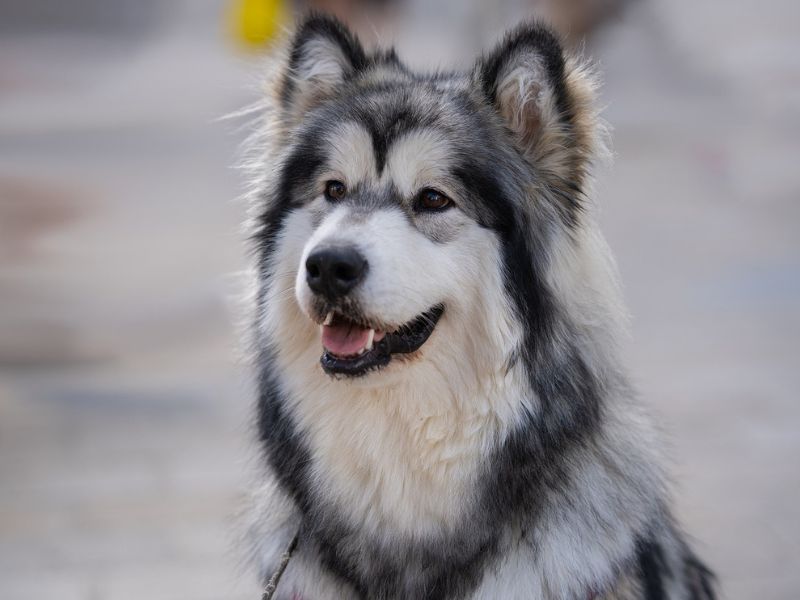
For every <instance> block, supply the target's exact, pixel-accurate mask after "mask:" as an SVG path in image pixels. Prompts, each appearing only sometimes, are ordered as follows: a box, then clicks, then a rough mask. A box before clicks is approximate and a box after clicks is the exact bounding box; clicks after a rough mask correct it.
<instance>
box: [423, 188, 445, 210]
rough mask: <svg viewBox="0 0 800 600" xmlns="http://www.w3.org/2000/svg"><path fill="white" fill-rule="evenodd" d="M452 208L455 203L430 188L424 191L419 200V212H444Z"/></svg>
mask: <svg viewBox="0 0 800 600" xmlns="http://www.w3.org/2000/svg"><path fill="white" fill-rule="evenodd" d="M451 206H453V201H452V200H450V198H448V197H447V196H445V195H444V194H442V193H441V192H437V191H436V190H434V189H430V188H427V189H424V190H422V191H421V192H420V193H419V197H418V198H417V207H418V209H419V210H434V211H435V210H444V209H446V208H450V207H451Z"/></svg>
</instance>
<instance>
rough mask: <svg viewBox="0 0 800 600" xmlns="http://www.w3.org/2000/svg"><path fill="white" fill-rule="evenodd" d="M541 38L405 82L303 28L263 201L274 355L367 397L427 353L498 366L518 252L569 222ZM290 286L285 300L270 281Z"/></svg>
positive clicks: (283, 91)
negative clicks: (458, 70) (288, 353)
mask: <svg viewBox="0 0 800 600" xmlns="http://www.w3.org/2000/svg"><path fill="white" fill-rule="evenodd" d="M553 43H554V40H552V38H550V37H549V36H547V35H545V34H543V33H542V32H539V31H537V32H535V35H532V34H531V32H530V31H528V32H527V38H524V37H522V35H520V36H518V39H514V38H513V37H512V38H509V39H508V40H506V42H505V43H504V44H503V45H501V46H500V47H499V48H498V49H497V50H496V51H495V52H494V53H493V54H491V55H489V56H487V57H484V58H482V59H481V60H479V61H478V63H477V65H476V67H475V69H474V70H473V71H472V72H471V73H467V74H446V75H435V76H420V75H416V74H412V73H410V72H409V71H408V70H407V69H406V68H405V67H404V66H402V65H401V63H400V62H399V61H398V60H397V59H396V57H395V56H394V55H393V53H376V54H374V55H367V54H366V53H365V51H364V50H363V49H362V47H361V46H360V45H359V43H358V42H357V41H356V40H355V39H354V38H353V36H352V35H351V34H350V33H349V32H347V31H346V30H345V29H344V28H343V27H342V26H341V25H339V24H337V23H335V22H333V21H329V20H327V19H317V20H312V21H309V22H307V23H306V25H305V26H304V27H303V28H302V29H301V30H300V31H299V32H298V33H297V35H296V37H295V40H294V44H293V46H292V50H291V54H290V57H289V61H288V64H287V66H286V72H285V74H284V77H283V79H282V81H281V87H280V90H279V92H278V95H279V109H278V110H279V116H278V118H279V126H278V130H279V133H278V134H276V135H279V137H280V145H281V148H280V149H279V152H280V160H279V161H278V167H277V173H276V175H277V176H276V177H274V178H273V179H272V180H271V183H270V189H268V190H265V192H264V194H265V195H266V196H267V197H268V198H269V199H270V200H269V202H268V204H267V208H266V210H265V211H264V212H263V215H262V225H263V231H262V232H261V233H262V235H264V240H263V248H264V250H265V251H264V255H263V257H262V260H263V263H264V265H263V266H264V269H263V273H264V274H265V279H266V281H265V282H264V283H265V285H266V286H267V287H270V288H271V289H272V293H267V296H266V297H267V298H269V300H268V302H271V303H272V304H273V305H276V306H271V307H270V310H268V311H267V312H268V313H269V316H268V317H267V318H269V319H273V320H281V321H292V322H294V321H297V322H294V326H292V327H289V326H288V324H287V323H283V325H282V326H280V327H277V328H274V329H275V332H274V334H273V338H277V339H273V343H275V344H276V345H277V346H278V347H279V348H280V347H281V345H286V346H290V345H291V346H293V347H295V348H298V347H299V348H300V349H299V350H298V351H297V352H298V354H300V355H302V356H304V357H307V356H308V355H310V351H309V352H305V351H304V350H307V349H309V348H311V349H315V350H316V351H317V353H318V356H319V357H321V359H319V362H320V364H321V366H322V369H323V371H325V372H326V373H327V374H329V375H336V376H339V377H337V379H342V378H348V379H353V378H360V379H361V380H362V381H365V382H367V383H369V384H375V385H381V384H385V383H386V382H387V379H386V377H387V372H391V371H396V372H404V371H407V370H409V369H413V368H414V365H419V364H428V366H429V367H430V365H434V366H435V365H436V363H437V361H441V360H443V358H442V357H449V358H451V359H453V360H461V361H464V360H465V359H466V361H467V362H468V363H471V364H470V366H471V367H473V368H481V367H480V364H479V363H482V362H483V363H491V365H492V367H490V369H491V368H494V369H496V368H499V367H502V366H504V365H508V364H510V362H511V361H512V360H513V358H514V356H515V354H516V353H517V352H518V346H519V344H520V343H521V339H520V337H521V335H522V334H521V333H520V332H523V331H524V329H525V328H524V327H520V326H519V322H520V319H522V318H524V316H525V315H523V314H520V307H519V306H518V302H519V298H515V295H517V292H518V290H519V289H524V288H525V286H526V285H528V284H529V283H531V282H521V283H519V282H517V279H518V278H525V277H529V272H530V269H531V267H530V263H532V262H534V259H535V257H531V256H530V251H531V244H540V245H542V244H545V243H548V242H547V240H550V239H552V238H553V237H554V236H556V237H557V235H556V232H557V231H563V232H566V231H568V230H569V228H570V227H571V226H572V225H574V223H575V220H576V219H577V218H578V217H577V213H578V210H579V209H578V206H577V204H576V202H573V195H572V193H571V191H570V190H572V191H574V189H575V188H576V186H579V185H580V183H581V182H580V180H581V178H582V177H583V164H582V162H581V161H580V159H579V155H580V153H581V152H582V151H583V149H581V148H578V147H576V144H579V143H581V140H580V136H579V135H578V134H579V133H580V131H579V130H577V129H576V128H574V127H567V126H566V123H567V121H566V119H567V117H569V115H567V114H565V113H567V112H569V110H570V109H571V107H572V106H573V104H574V101H573V100H571V99H570V98H569V97H568V96H567V88H566V85H567V79H566V77H567V74H566V73H565V65H564V62H563V58H562V56H561V51H560V49H558V46H557V45H556V46H555V48H554V47H552V44H553ZM567 138H568V141H569V144H565V140H566V139H567ZM538 251H539V252H541V253H542V256H541V257H539V258H538V260H539V262H540V263H541V264H542V265H544V264H545V257H544V255H545V254H546V249H544V248H539V249H538ZM520 265H522V266H523V267H524V268H520ZM542 276H543V274H541V273H540V274H535V279H536V280H537V281H539V280H540V279H541V277H542ZM289 279H292V280H293V282H294V286H293V287H294V294H293V297H291V295H290V294H289V293H287V289H286V287H287V286H286V285H285V283H276V282H288V280H289ZM292 305H293V306H292ZM281 307H282V308H281ZM297 308H299V310H300V312H301V313H302V316H301V315H299V314H297V313H296V311H295V312H293V309H297ZM525 310H527V308H526V309H525ZM449 372H452V369H450V370H449Z"/></svg>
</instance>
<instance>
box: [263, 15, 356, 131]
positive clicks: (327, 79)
mask: <svg viewBox="0 0 800 600" xmlns="http://www.w3.org/2000/svg"><path fill="white" fill-rule="evenodd" d="M366 64H367V55H366V53H365V52H364V48H363V47H362V46H361V44H360V43H359V41H358V39H356V37H355V36H354V35H353V34H352V33H351V32H350V30H349V29H347V27H345V26H344V25H343V24H342V23H341V22H339V21H338V20H336V19H334V18H333V17H329V16H322V15H312V16H310V17H309V18H307V19H306V20H305V21H304V22H303V23H302V24H301V25H300V26H299V27H298V28H297V31H296V32H295V34H294V38H293V40H292V43H291V47H290V51H289V58H288V62H287V64H286V67H285V72H284V75H283V78H282V81H281V87H280V90H279V96H280V103H281V107H282V108H283V110H284V114H285V115H286V116H287V117H288V118H289V119H290V120H296V119H299V118H300V117H302V116H303V115H304V114H305V113H306V112H308V111H309V110H311V109H312V108H314V107H315V106H317V105H319V104H320V103H321V102H323V101H325V100H327V99H328V98H331V97H333V96H334V95H335V94H336V92H337V90H338V88H339V87H340V86H341V85H342V84H343V83H344V82H345V81H346V80H347V79H348V78H350V77H352V76H353V75H354V74H355V73H357V72H358V71H360V70H361V69H363V68H364V67H365V66H366Z"/></svg>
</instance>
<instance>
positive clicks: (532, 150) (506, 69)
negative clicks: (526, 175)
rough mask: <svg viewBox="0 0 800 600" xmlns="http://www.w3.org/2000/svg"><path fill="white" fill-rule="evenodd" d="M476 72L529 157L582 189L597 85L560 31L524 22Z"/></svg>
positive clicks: (557, 179)
mask: <svg viewBox="0 0 800 600" xmlns="http://www.w3.org/2000/svg"><path fill="white" fill-rule="evenodd" d="M474 73H475V75H474V76H475V78H476V80H477V81H476V83H477V84H478V85H479V86H481V88H482V89H483V92H484V94H485V96H486V98H487V99H488V100H489V102H490V103H491V104H492V105H493V106H494V108H495V109H496V110H497V112H498V113H499V115H500V117H501V118H502V119H503V121H504V122H505V125H506V127H507V128H508V129H509V131H510V133H511V134H512V136H513V140H514V142H515V144H516V146H517V148H518V149H519V151H520V152H521V153H522V154H523V156H524V157H525V158H526V159H527V160H528V162H530V163H531V164H532V165H533V166H534V167H535V168H537V170H539V172H540V173H541V174H542V176H543V177H545V178H549V179H550V183H553V184H556V185H558V187H565V186H566V187H570V188H572V187H574V188H576V189H579V188H580V186H581V185H582V183H583V180H584V178H585V175H586V170H587V167H588V163H589V161H590V160H591V158H592V154H593V150H594V139H595V136H596V129H597V124H596V120H595V117H596V115H595V111H594V106H593V105H594V101H593V96H594V94H593V85H592V82H591V80H590V78H589V77H587V76H586V74H585V73H584V72H583V71H582V70H581V69H580V67H578V66H577V63H575V62H574V61H572V60H568V59H567V58H565V56H564V52H563V50H562V47H561V44H560V43H559V41H558V39H557V38H556V36H555V35H554V34H553V33H552V32H551V31H550V30H549V29H547V28H546V27H544V26H542V25H538V24H532V25H524V26H522V27H520V28H518V29H516V30H514V31H512V32H511V33H509V34H508V35H507V36H506V37H505V39H504V40H503V41H502V42H501V43H500V44H498V46H497V47H496V48H495V49H494V50H493V51H492V52H490V53H489V54H487V55H485V56H483V57H481V58H480V59H479V60H478V63H477V65H476V68H475V72H474Z"/></svg>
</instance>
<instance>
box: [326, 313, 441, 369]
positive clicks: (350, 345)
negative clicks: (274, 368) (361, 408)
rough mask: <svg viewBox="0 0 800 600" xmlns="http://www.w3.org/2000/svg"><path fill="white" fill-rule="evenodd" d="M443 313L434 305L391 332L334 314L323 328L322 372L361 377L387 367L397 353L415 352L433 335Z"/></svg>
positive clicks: (327, 319) (328, 318)
mask: <svg viewBox="0 0 800 600" xmlns="http://www.w3.org/2000/svg"><path fill="white" fill-rule="evenodd" d="M443 312H444V307H443V306H441V305H437V306H434V307H433V308H431V309H430V310H428V311H426V312H424V313H422V314H421V315H419V316H418V317H417V318H415V319H414V320H412V321H409V322H408V323H406V324H405V325H402V326H401V327H398V328H397V329H396V330H394V331H391V332H388V331H379V330H376V329H373V328H371V327H370V326H369V325H364V324H361V323H357V322H355V321H352V320H350V319H348V318H347V317H345V316H343V315H339V314H336V313H330V314H328V317H327V318H326V319H325V322H324V323H323V325H322V346H323V349H324V352H323V353H322V358H321V359H320V363H321V364H322V369H323V370H324V371H325V372H326V373H328V374H329V375H349V376H352V377H357V376H359V375H364V374H365V373H367V372H368V371H371V370H373V369H378V368H380V367H383V366H385V365H387V364H388V363H389V361H391V360H392V356H393V355H395V354H408V353H410V352H415V351H417V350H419V349H420V348H421V347H422V345H423V344H424V343H425V342H426V341H427V340H428V338H429V337H430V335H431V333H433V329H434V327H436V323H437V322H438V321H439V318H440V317H441V316H442V313H443Z"/></svg>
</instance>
